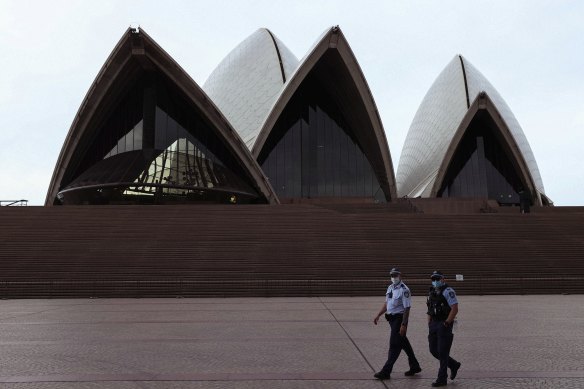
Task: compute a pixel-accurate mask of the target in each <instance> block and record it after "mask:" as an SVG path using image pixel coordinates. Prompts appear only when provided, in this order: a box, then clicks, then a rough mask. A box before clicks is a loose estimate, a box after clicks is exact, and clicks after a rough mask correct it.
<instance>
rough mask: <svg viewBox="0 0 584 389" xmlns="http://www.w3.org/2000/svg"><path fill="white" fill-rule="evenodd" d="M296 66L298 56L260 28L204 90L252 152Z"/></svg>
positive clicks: (233, 53) (267, 31)
mask: <svg viewBox="0 0 584 389" xmlns="http://www.w3.org/2000/svg"><path fill="white" fill-rule="evenodd" d="M297 65H298V59H297V58H296V56H295V55H294V54H292V52H291V51H290V50H289V49H288V48H287V47H286V46H285V45H284V44H283V43H282V42H281V41H280V40H279V39H278V38H277V37H276V36H275V35H274V34H273V33H272V32H271V31H270V30H268V29H266V28H260V29H259V30H257V31H256V32H254V33H253V34H251V35H250V36H249V37H247V38H246V39H245V40H244V41H243V42H241V43H240V44H239V45H238V46H237V47H235V49H233V50H232V51H231V52H230V53H229V54H228V55H227V56H226V57H225V58H224V59H223V60H222V61H221V63H219V65H217V67H216V68H215V70H213V72H212V73H211V75H210V76H209V77H208V78H207V81H205V84H204V85H203V89H204V90H205V92H206V93H207V95H208V96H209V97H210V98H211V99H212V100H213V102H214V103H215V104H216V105H217V107H219V109H221V112H222V113H223V114H224V115H225V117H227V119H228V120H229V122H230V123H231V124H232V125H233V127H234V128H235V129H236V130H237V132H238V133H239V135H240V136H241V138H242V139H243V141H244V142H245V144H246V145H247V146H248V147H249V148H250V149H251V148H252V147H253V145H254V143H255V140H256V138H257V135H258V132H259V129H260V126H261V124H262V122H263V121H264V119H265V117H266V116H267V115H268V113H269V110H270V108H271V107H272V105H273V104H274V101H275V99H276V98H277V97H278V95H279V93H280V91H281V90H282V86H283V85H284V84H285V83H286V81H287V80H288V79H289V78H290V76H291V74H292V73H293V71H294V69H296V66H297Z"/></svg>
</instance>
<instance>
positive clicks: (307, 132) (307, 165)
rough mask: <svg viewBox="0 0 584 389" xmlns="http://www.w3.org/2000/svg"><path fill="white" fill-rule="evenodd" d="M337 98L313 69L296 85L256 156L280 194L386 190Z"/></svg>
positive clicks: (373, 194) (368, 194)
mask: <svg viewBox="0 0 584 389" xmlns="http://www.w3.org/2000/svg"><path fill="white" fill-rule="evenodd" d="M345 114H350V113H346V112H342V110H341V109H340V108H339V106H338V104H337V103H336V102H335V100H334V98H333V97H332V96H331V95H330V94H329V93H327V92H326V90H325V88H324V87H322V86H321V85H320V84H319V82H318V80H316V79H315V78H314V77H311V76H310V75H309V76H308V77H307V78H306V79H305V81H304V82H303V84H302V85H301V86H300V88H299V89H298V90H297V91H296V93H295V94H294V96H293V97H292V99H291V100H290V102H289V103H288V105H287V107H286V109H285V110H284V111H283V112H282V115H281V117H280V118H279V119H278V121H277V122H276V125H275V127H274V129H273V130H272V132H271V134H270V136H269V137H268V139H267V141H266V144H265V145H264V147H263V150H262V153H261V155H260V156H259V158H258V162H259V163H260V165H261V166H262V168H263V169H264V172H265V173H266V175H267V176H268V178H269V179H270V182H271V184H272V187H273V188H274V190H275V191H276V193H277V194H278V196H279V197H280V198H284V199H285V198H299V197H301V198H313V197H361V198H372V199H373V198H376V199H377V200H382V201H384V200H383V199H384V195H383V191H382V190H381V187H380V185H379V182H378V181H377V178H376V176H375V174H374V173H373V169H372V168H371V164H370V163H369V160H368V159H367V157H366V156H365V154H364V153H363V151H362V150H361V147H360V146H359V144H358V142H357V140H356V139H355V137H354V135H353V130H352V129H351V128H350V127H349V126H348V124H347V122H346V120H345V119H344V115H345Z"/></svg>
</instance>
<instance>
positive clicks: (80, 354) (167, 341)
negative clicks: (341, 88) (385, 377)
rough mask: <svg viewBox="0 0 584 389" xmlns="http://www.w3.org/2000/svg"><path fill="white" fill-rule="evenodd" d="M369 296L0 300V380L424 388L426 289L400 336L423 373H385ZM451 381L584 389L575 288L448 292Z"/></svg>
mask: <svg viewBox="0 0 584 389" xmlns="http://www.w3.org/2000/svg"><path fill="white" fill-rule="evenodd" d="M383 292H384V291H380V295H379V296H376V297H321V298H318V297H316V298H241V299H217V298H213V299H178V298H177V299H82V300H2V301H0V347H1V352H0V388H2V389H4V388H14V389H16V388H19V389H20V388H22V389H32V388H34V389H37V388H43V389H44V388H46V389H53V388H54V389H56V388H113V389H126V388H128V389H130V388H132V389H133V388H224V387H229V388H235V389H238V388H276V389H278V388H331V389H332V388H365V389H367V388H392V387H400V388H427V387H430V384H431V382H432V381H434V379H435V378H436V374H437V370H438V361H437V360H435V359H433V357H432V356H431V355H430V353H429V351H428V346H427V326H426V317H425V298H424V297H422V296H414V299H413V308H412V317H411V319H410V326H409V330H408V337H409V339H410V341H411V343H412V346H413V348H414V351H415V352H416V355H417V357H418V359H419V360H420V363H421V366H422V369H423V371H422V373H421V374H418V375H417V376H415V377H413V378H408V377H404V375H403V372H404V371H405V370H407V369H408V366H407V358H406V356H405V354H404V355H401V356H400V358H399V360H398V362H397V364H396V366H395V369H394V372H393V374H392V379H391V380H390V381H384V382H380V381H377V380H375V379H373V373H374V372H375V371H378V370H379V369H380V367H381V366H382V365H383V363H384V362H385V359H386V356H387V349H388V341H389V329H388V325H387V323H386V322H382V323H380V324H381V325H378V326H374V325H373V323H372V319H373V316H374V315H375V313H376V312H377V311H378V310H379V308H380V306H381V304H382V303H383V301H384V297H383ZM459 300H460V315H459V327H458V329H457V331H456V332H455V340H454V345H453V348H452V354H453V356H454V357H455V358H456V359H458V360H459V361H461V362H462V368H461V369H460V371H459V374H458V377H457V378H456V380H454V381H449V387H455V388H548V387H550V388H551V387H553V388H582V387H584V364H583V361H584V309H582V307H583V302H584V296H582V295H554V296H459Z"/></svg>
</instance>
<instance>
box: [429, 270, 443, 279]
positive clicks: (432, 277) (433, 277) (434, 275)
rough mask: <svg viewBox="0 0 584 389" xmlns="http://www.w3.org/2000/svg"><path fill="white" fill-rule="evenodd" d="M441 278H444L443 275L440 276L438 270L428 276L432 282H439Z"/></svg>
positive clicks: (440, 273)
mask: <svg viewBox="0 0 584 389" xmlns="http://www.w3.org/2000/svg"><path fill="white" fill-rule="evenodd" d="M442 278H444V274H442V272H441V271H440V270H434V272H433V273H432V275H431V276H430V279H432V280H441V279H442Z"/></svg>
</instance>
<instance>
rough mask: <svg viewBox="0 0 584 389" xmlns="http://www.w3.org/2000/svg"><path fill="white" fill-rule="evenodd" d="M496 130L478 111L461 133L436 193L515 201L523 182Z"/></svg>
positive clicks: (517, 202)
mask: <svg viewBox="0 0 584 389" xmlns="http://www.w3.org/2000/svg"><path fill="white" fill-rule="evenodd" d="M499 134H500V132H499V130H498V129H497V128H496V127H495V123H494V122H493V120H492V119H491V118H490V116H489V115H488V114H487V113H479V114H477V116H476V117H475V118H474V119H473V121H472V122H471V124H470V126H469V128H468V129H467V131H466V133H465V135H464V136H463V138H462V140H461V142H460V144H459V146H458V148H457V150H456V152H455V154H454V157H453V159H452V162H451V164H450V166H449V167H448V170H447V172H446V175H445V179H444V182H443V184H442V187H441V189H440V191H439V192H438V196H439V197H475V198H489V199H493V200H497V201H498V202H499V203H501V204H519V191H520V190H521V189H522V188H524V187H525V186H524V183H523V182H522V181H521V178H520V176H519V174H518V170H517V168H516V164H514V163H513V162H512V159H511V158H510V156H509V153H508V151H507V148H506V147H504V145H503V143H502V141H501V140H500V135H499Z"/></svg>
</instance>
